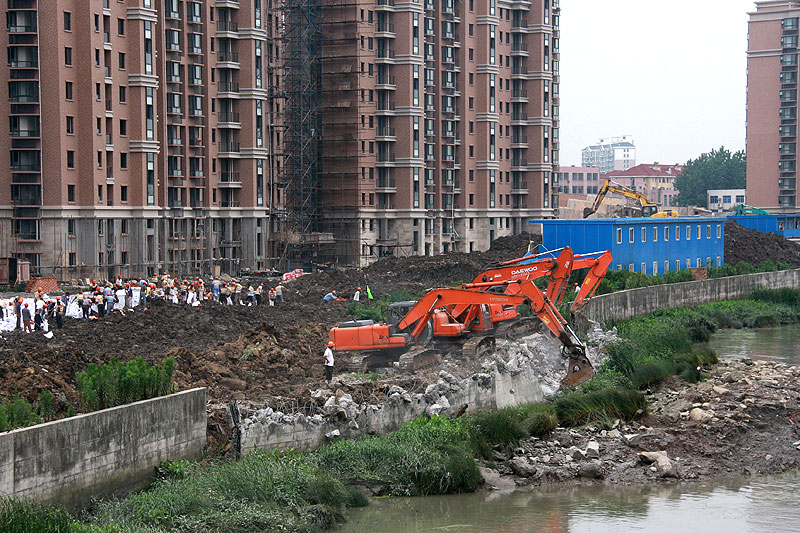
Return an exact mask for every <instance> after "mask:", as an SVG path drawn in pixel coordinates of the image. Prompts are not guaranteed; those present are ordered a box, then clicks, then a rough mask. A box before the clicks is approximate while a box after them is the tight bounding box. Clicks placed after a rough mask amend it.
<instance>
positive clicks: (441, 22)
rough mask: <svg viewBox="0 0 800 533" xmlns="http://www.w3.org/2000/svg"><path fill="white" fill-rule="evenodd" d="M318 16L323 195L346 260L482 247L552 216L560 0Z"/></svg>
mask: <svg viewBox="0 0 800 533" xmlns="http://www.w3.org/2000/svg"><path fill="white" fill-rule="evenodd" d="M323 14H324V17H323V20H324V24H323V29H322V33H323V42H325V43H326V46H325V56H324V58H323V68H322V80H323V85H324V93H323V104H322V109H321V114H322V128H323V140H322V176H323V179H322V183H323V184H324V185H323V191H322V198H323V205H324V206H325V208H324V217H325V219H326V221H327V223H328V226H327V227H328V228H331V233H332V234H333V237H334V239H335V240H336V243H337V246H336V250H337V252H336V255H337V257H338V258H339V259H340V260H341V261H343V262H346V263H351V264H366V263H369V262H370V261H372V260H374V259H376V258H378V257H380V256H385V255H398V256H403V255H423V254H425V255H432V254H437V253H442V252H448V251H465V252H469V251H473V250H483V249H486V248H488V246H489V244H490V242H491V241H492V240H493V239H495V238H497V237H500V236H502V235H508V234H513V233H519V232H521V231H525V230H526V229H527V221H528V219H530V218H532V217H537V218H538V217H552V216H553V215H554V214H555V208H557V206H558V202H557V193H558V189H557V187H556V186H555V183H554V182H553V177H554V171H555V170H557V169H558V115H559V114H558V109H559V91H558V87H559V75H558V65H559V45H558V42H559V29H558V28H559V22H558V20H559V6H558V1H557V0H533V1H530V2H529V1H520V2H496V0H465V1H463V2H462V1H460V0H442V1H441V2H438V1H434V0H420V1H419V2H395V0H355V1H353V2H348V3H336V2H331V3H329V4H328V3H326V4H325V5H324V6H323Z"/></svg>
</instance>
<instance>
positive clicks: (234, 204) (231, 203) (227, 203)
mask: <svg viewBox="0 0 800 533" xmlns="http://www.w3.org/2000/svg"><path fill="white" fill-rule="evenodd" d="M217 5H219V4H217ZM219 206H220V207H241V202H238V201H236V200H222V201H221V202H220V203H219Z"/></svg>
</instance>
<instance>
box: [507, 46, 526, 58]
mask: <svg viewBox="0 0 800 533" xmlns="http://www.w3.org/2000/svg"><path fill="white" fill-rule="evenodd" d="M511 55H512V56H513V55H516V56H527V55H528V45H527V44H525V43H514V44H512V45H511Z"/></svg>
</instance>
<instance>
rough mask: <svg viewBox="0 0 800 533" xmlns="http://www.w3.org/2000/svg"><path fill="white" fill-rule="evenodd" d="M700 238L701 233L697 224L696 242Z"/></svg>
mask: <svg viewBox="0 0 800 533" xmlns="http://www.w3.org/2000/svg"><path fill="white" fill-rule="evenodd" d="M702 236H703V234H702V232H701V230H700V224H698V225H697V240H698V241H699V240H700V238H701V237H702Z"/></svg>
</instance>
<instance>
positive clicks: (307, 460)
mask: <svg viewBox="0 0 800 533" xmlns="http://www.w3.org/2000/svg"><path fill="white" fill-rule="evenodd" d="M353 504H363V496H357V495H355V494H354V490H353V489H350V488H348V487H346V486H345V485H344V484H343V483H342V481H340V480H339V479H337V478H336V477H335V476H333V475H332V474H331V473H330V472H329V471H325V470H323V469H321V468H319V467H318V466H317V465H316V464H315V461H314V460H313V457H312V456H310V455H303V454H296V453H293V452H283V453H281V452H266V451H260V450H259V451H254V452H252V453H250V454H248V455H246V456H245V457H244V458H243V459H242V460H240V461H239V462H236V463H223V464H218V465H215V466H213V467H210V468H204V469H189V471H188V472H187V473H186V475H185V476H184V477H181V478H168V479H165V480H163V481H159V482H158V483H156V485H155V486H154V487H152V488H151V489H150V490H148V491H146V492H140V493H137V494H132V495H130V496H128V497H127V498H125V499H124V500H120V501H108V502H103V503H101V504H99V506H98V507H97V509H96V510H95V512H94V513H93V516H92V517H91V518H90V523H91V524H92V525H97V526H114V527H117V528H118V529H119V530H121V531H129V530H133V531H144V530H146V531H154V532H162V531H164V532H166V531H242V532H244V531H253V532H255V531H317V530H320V529H327V528H330V527H332V526H333V525H334V524H335V523H336V522H337V521H339V520H341V518H342V515H341V510H342V509H343V508H344V507H345V506H348V505H350V506H352V505H353Z"/></svg>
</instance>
